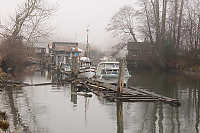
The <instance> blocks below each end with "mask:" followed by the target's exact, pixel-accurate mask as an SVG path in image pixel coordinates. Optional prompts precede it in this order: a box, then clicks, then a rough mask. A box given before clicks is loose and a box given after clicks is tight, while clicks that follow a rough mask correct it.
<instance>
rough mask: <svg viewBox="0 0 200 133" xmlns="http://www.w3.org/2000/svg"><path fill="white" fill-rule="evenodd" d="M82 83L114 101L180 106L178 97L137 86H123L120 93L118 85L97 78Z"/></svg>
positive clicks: (95, 92) (99, 94) (97, 93)
mask: <svg viewBox="0 0 200 133" xmlns="http://www.w3.org/2000/svg"><path fill="white" fill-rule="evenodd" d="M82 85H83V86H84V87H87V88H89V89H90V91H92V92H93V93H94V94H96V95H98V96H101V97H103V98H105V99H107V100H109V101H113V102H114V101H122V102H163V103H167V104H170V105H172V106H180V101H179V100H178V99H174V98H170V97H166V96H162V95H159V94H156V93H154V92H149V91H146V90H143V89H140V88H136V87H128V88H123V90H122V92H121V93H120V94H118V91H117V86H115V85H112V84H108V83H102V82H99V81H97V80H95V79H92V80H87V81H85V82H84V83H82Z"/></svg>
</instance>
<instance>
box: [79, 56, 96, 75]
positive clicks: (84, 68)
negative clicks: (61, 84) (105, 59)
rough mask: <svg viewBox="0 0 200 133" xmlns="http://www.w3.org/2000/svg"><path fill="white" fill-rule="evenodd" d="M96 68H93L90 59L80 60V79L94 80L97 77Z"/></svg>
mask: <svg viewBox="0 0 200 133" xmlns="http://www.w3.org/2000/svg"><path fill="white" fill-rule="evenodd" d="M95 69H96V68H95V67H94V66H92V62H91V61H90V59H89V58H88V57H81V58H80V66H79V77H80V78H92V77H94V75H95Z"/></svg>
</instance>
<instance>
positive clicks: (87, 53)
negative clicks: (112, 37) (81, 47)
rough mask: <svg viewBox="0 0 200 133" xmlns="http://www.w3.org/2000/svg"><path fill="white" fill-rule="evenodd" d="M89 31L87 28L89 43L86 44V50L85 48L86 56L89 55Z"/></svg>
mask: <svg viewBox="0 0 200 133" xmlns="http://www.w3.org/2000/svg"><path fill="white" fill-rule="evenodd" d="M88 31H89V29H88V28H87V29H86V32H87V44H86V50H85V56H86V57H88V56H89V43H88Z"/></svg>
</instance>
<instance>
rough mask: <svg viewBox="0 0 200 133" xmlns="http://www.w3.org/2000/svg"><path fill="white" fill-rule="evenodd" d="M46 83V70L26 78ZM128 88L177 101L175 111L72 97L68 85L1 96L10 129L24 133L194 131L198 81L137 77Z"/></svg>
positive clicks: (156, 105) (199, 99)
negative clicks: (157, 94) (138, 89)
mask: <svg viewBox="0 0 200 133" xmlns="http://www.w3.org/2000/svg"><path fill="white" fill-rule="evenodd" d="M25 82H27V83H31V84H35V83H44V82H51V77H50V76H49V74H48V73H47V72H35V73H34V74H33V75H31V76H27V77H26V78H25ZM129 85H134V86H137V87H142V88H145V89H148V90H149V91H154V92H156V93H160V94H163V95H165V96H169V97H173V98H179V99H180V101H181V106H180V107H173V106H170V105H168V104H164V103H151V102H149V103H145V102H136V103H120V102H118V103H113V102H108V101H106V100H105V99H102V98H101V97H97V96H95V95H94V94H93V96H92V97H91V98H85V97H83V96H79V95H78V96H77V95H76V94H75V92H74V87H73V86H72V85H71V84H66V85H64V86H61V85H46V86H28V87H23V88H18V89H14V88H13V89H7V90H4V91H2V92H1V95H0V98H1V102H0V108H1V110H2V111H6V112H7V113H8V119H9V122H10V131H11V132H12V131H15V130H17V131H18V132H27V133H66V132H67V133H198V132H199V115H200V114H199V106H200V91H199V89H200V80H198V79H191V78H186V77H185V76H183V75H177V74H176V75H173V74H172V75H170V74H166V73H165V74H159V73H146V72H145V73H137V74H135V75H134V76H132V77H131V78H130V79H129Z"/></svg>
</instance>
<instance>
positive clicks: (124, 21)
mask: <svg viewBox="0 0 200 133" xmlns="http://www.w3.org/2000/svg"><path fill="white" fill-rule="evenodd" d="M139 14H140V13H139V12H138V11H136V10H135V9H134V8H133V7H131V6H124V7H122V8H120V10H119V11H118V12H117V13H116V14H115V15H114V16H113V17H112V19H111V23H110V24H108V26H107V28H106V29H107V31H112V32H113V33H114V34H115V35H120V36H122V35H124V34H128V35H130V36H131V37H132V38H133V39H134V41H135V42H137V39H136V36H135V32H136V25H135V24H136V18H137V16H138V15H139Z"/></svg>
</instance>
